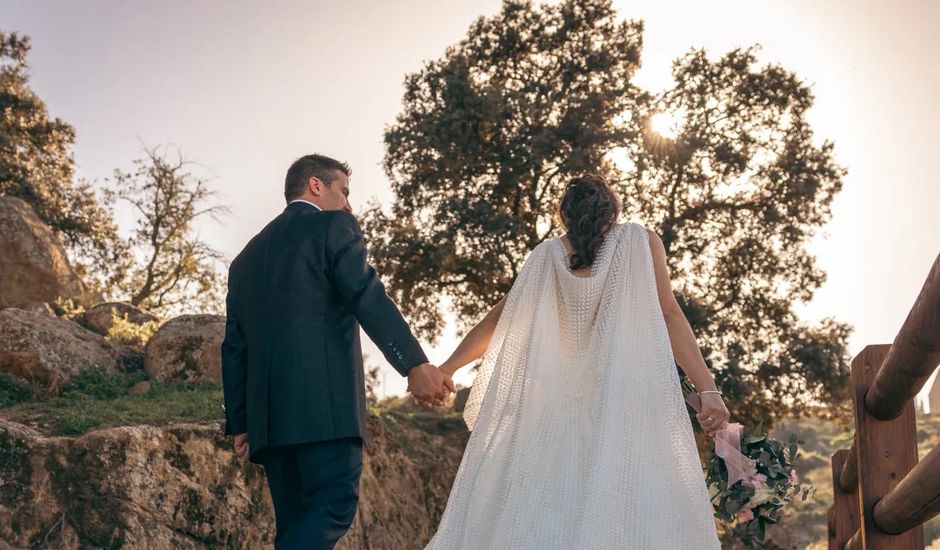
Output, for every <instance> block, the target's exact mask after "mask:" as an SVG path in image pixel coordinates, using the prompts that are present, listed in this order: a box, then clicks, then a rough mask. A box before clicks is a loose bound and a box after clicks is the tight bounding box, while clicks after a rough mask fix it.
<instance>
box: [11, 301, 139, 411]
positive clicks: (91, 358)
mask: <svg viewBox="0 0 940 550" xmlns="http://www.w3.org/2000/svg"><path fill="white" fill-rule="evenodd" d="M141 363H142V352H140V351H136V350H133V349H132V348H129V347H128V346H121V345H116V344H112V343H111V342H109V341H107V340H106V339H104V338H102V337H101V336H100V335H98V334H95V333H94V332H91V331H90V330H86V329H85V328H82V327H81V326H80V325H79V324H78V323H75V322H73V321H70V320H68V319H64V318H59V317H54V316H50V315H48V314H46V313H37V312H32V311H24V310H22V309H18V308H7V309H3V310H0V370H2V371H3V372H8V373H10V374H12V375H14V376H16V377H18V378H22V379H24V380H27V381H28V382H30V383H31V384H33V386H34V387H36V388H37V389H38V391H40V392H41V393H46V394H49V393H55V391H56V390H57V389H58V388H59V387H60V386H61V385H63V384H64V383H65V382H67V381H68V380H69V379H70V378H71V377H72V376H75V375H76V374H79V373H80V372H82V371H84V370H85V369H87V368H89V367H92V366H94V365H98V366H100V367H102V368H104V369H105V370H106V371H108V372H112V373H114V372H129V371H132V370H135V369H136V368H139V367H140V366H141Z"/></svg>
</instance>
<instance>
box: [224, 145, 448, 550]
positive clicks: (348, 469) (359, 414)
mask: <svg viewBox="0 0 940 550" xmlns="http://www.w3.org/2000/svg"><path fill="white" fill-rule="evenodd" d="M349 174H350V170H349V166H348V165H346V164H345V163H341V162H338V161H336V160H334V159H331V158H328V157H324V156H321V155H307V156H304V157H301V158H300V159H298V160H297V161H296V162H294V164H293V165H291V167H290V169H289V170H288V171H287V178H286V181H285V186H284V196H285V198H286V199H287V202H288V205H287V208H286V209H285V210H284V212H283V213H281V214H280V215H279V216H278V217H276V218H275V219H274V220H273V221H271V222H270V223H269V224H268V225H267V226H266V227H265V228H264V229H262V230H261V232H260V233H258V235H256V236H255V237H254V238H253V239H252V240H251V241H250V242H249V243H248V244H247V245H246V246H245V249H244V250H242V252H241V253H240V254H239V255H238V257H236V258H235V260H234V261H233V262H232V265H231V266H230V268H229V278H228V294H227V297H226V323H225V340H224V341H223V343H222V382H223V389H224V393H225V434H226V435H233V436H235V450H236V453H237V454H238V455H239V457H241V458H245V457H246V456H247V457H248V459H249V460H251V461H252V462H255V463H259V464H263V465H264V470H265V474H266V476H267V479H268V486H269V488H270V491H271V499H272V501H273V502H274V511H275V516H276V522H277V535H276V538H275V547H276V548H278V549H279V550H280V549H288V548H290V549H293V548H303V549H310V548H316V549H329V548H333V546H334V545H335V544H336V541H337V540H338V539H339V538H340V537H341V536H342V535H343V534H344V533H345V532H346V530H347V529H348V528H349V526H350V524H351V523H352V520H353V517H354V516H355V513H356V508H357V505H358V501H359V475H360V473H361V471H362V443H363V439H364V438H365V435H366V427H365V380H364V373H363V365H362V350H361V347H360V341H359V327H360V325H361V326H362V328H363V329H364V330H365V332H366V334H368V335H369V337H370V338H371V339H372V341H373V342H375V343H376V345H378V347H379V349H380V350H382V353H383V355H385V358H386V359H387V360H388V362H389V363H391V365H392V366H393V367H394V368H395V370H397V371H398V372H400V373H401V374H402V376H407V377H408V387H409V391H411V392H412V394H413V396H414V398H415V399H416V400H418V401H420V402H422V403H435V404H438V405H440V404H443V402H444V400H445V399H446V398H447V396H448V395H449V393H450V392H452V391H454V386H453V381H452V380H451V379H450V377H448V376H446V375H445V374H444V373H442V372H441V371H440V370H438V369H437V368H436V367H434V366H433V365H431V364H429V363H428V360H427V357H426V356H425V354H424V352H423V351H422V350H421V346H420V344H418V341H417V340H416V339H415V337H414V335H412V333H411V330H410V329H409V328H408V325H407V324H406V323H405V320H404V319H403V318H402V316H401V313H400V312H399V310H398V308H397V307H396V306H395V304H394V303H393V302H392V301H391V299H390V298H389V296H388V295H387V294H386V293H385V287H384V286H383V285H382V283H381V281H379V279H378V277H377V276H376V272H375V270H374V269H373V268H372V267H371V266H370V265H369V264H368V262H367V259H366V247H365V244H364V242H363V236H362V232H361V230H360V228H359V224H358V223H357V222H356V219H355V218H354V217H353V215H352V214H351V213H350V211H351V208H350V206H349V200H348V196H349Z"/></svg>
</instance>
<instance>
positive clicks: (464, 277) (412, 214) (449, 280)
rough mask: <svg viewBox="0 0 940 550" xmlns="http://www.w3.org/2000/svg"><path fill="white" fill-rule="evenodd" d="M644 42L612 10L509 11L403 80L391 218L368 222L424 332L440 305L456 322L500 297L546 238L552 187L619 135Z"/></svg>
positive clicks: (393, 137)
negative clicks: (446, 303)
mask: <svg viewBox="0 0 940 550" xmlns="http://www.w3.org/2000/svg"><path fill="white" fill-rule="evenodd" d="M641 32H642V26H641V25H640V24H639V23H635V22H631V21H625V22H618V21H617V20H616V17H615V13H614V11H613V10H612V9H611V7H610V5H609V3H607V2H600V1H597V0H591V1H586V2H567V3H562V4H557V5H548V4H546V5H540V6H538V7H533V6H531V5H530V4H529V3H526V2H508V3H506V4H505V6H504V7H503V10H502V12H501V13H500V14H499V15H498V16H496V17H493V18H481V19H479V20H478V21H477V22H476V23H475V24H474V25H473V26H472V27H471V28H470V31H469V33H468V34H467V37H466V38H465V39H464V40H463V41H461V42H460V43H459V44H457V45H456V46H453V47H451V48H449V49H448V50H447V53H446V54H445V55H444V57H443V58H441V59H440V60H437V61H433V62H431V63H428V64H427V66H426V67H425V68H424V69H423V70H422V71H420V72H418V73H416V74H412V75H409V76H408V77H407V78H406V83H405V98H404V112H403V113H401V115H400V116H399V117H398V120H397V121H396V123H395V124H394V125H393V126H391V127H390V128H388V130H387V132H386V135H385V144H386V157H385V168H386V171H387V172H388V174H389V176H390V177H391V179H392V182H393V187H394V190H395V194H396V200H395V204H394V208H393V211H392V212H391V215H389V216H386V215H385V214H384V213H382V212H381V211H380V210H378V209H373V210H371V212H370V213H369V214H368V215H367V216H366V222H365V223H366V226H367V231H369V232H370V234H371V235H372V238H373V239H375V240H376V241H378V242H377V243H376V246H374V250H373V253H374V254H375V255H376V261H377V262H378V263H379V264H380V265H381V266H382V268H383V272H384V273H385V274H386V275H387V276H389V277H390V278H391V280H390V283H391V288H392V290H393V291H394V292H395V293H396V294H397V295H398V297H399V299H400V300H399V302H400V303H401V305H402V306H403V308H404V310H405V312H406V313H407V314H408V315H410V316H411V318H412V319H413V320H414V321H415V322H416V323H417V328H418V330H419V331H420V332H421V334H422V335H424V336H427V337H433V336H436V335H437V334H438V333H439V332H440V329H441V327H442V325H443V318H442V316H441V312H440V308H439V307H438V305H439V300H440V298H441V296H442V295H445V294H446V295H447V296H449V297H450V299H451V300H452V303H453V306H454V308H455V310H456V312H457V313H458V314H459V316H460V317H461V319H462V320H463V321H465V322H466V321H471V320H474V319H476V318H478V317H479V316H480V314H481V313H482V312H483V311H485V309H486V308H487V307H488V306H490V305H492V304H493V303H495V302H496V301H497V300H499V298H500V297H501V296H502V295H503V294H504V293H505V292H506V290H507V289H508V288H509V286H510V285H511V283H512V281H513V279H514V278H515V276H516V273H517V271H518V269H519V267H521V262H522V260H523V259H524V257H525V255H526V253H527V252H528V251H529V250H531V249H532V248H534V247H535V246H536V245H537V244H538V243H539V242H541V241H542V240H543V239H545V238H546V236H548V235H549V234H550V233H551V227H552V216H551V208H552V204H553V202H554V200H555V198H556V195H557V190H558V188H559V187H558V186H559V184H560V183H561V182H562V181H564V180H565V179H566V178H567V177H569V176H572V175H574V174H577V173H580V172H583V171H585V170H597V169H598V167H599V166H600V165H601V163H602V162H603V158H604V155H605V153H606V152H607V151H608V150H609V149H610V148H611V147H613V146H614V145H615V144H617V143H620V142H622V141H624V140H625V139H627V138H628V136H627V135H626V129H625V128H624V127H622V126H618V125H616V124H614V119H615V117H616V116H617V115H618V114H619V113H622V112H624V111H627V110H629V109H630V108H631V106H632V105H633V102H634V100H635V96H636V95H637V92H636V90H635V89H634V87H633V86H632V85H631V84H630V78H631V76H632V74H633V72H634V71H635V70H636V69H637V67H638V65H639V56H640V45H641V38H640V37H641Z"/></svg>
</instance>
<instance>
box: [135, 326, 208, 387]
mask: <svg viewBox="0 0 940 550" xmlns="http://www.w3.org/2000/svg"><path fill="white" fill-rule="evenodd" d="M224 336H225V317H222V316H219V315H182V316H180V317H176V318H174V319H170V320H169V321H167V322H166V323H164V324H163V326H161V327H160V329H159V330H157V332H156V333H155V334H154V335H153V336H151V337H150V340H149V341H148V342H147V346H146V347H145V348H144V368H145V369H147V373H148V374H149V375H150V378H152V379H154V380H167V381H174V382H202V381H208V382H215V383H216V384H221V383H222V352H221V346H222V339H223V337H224Z"/></svg>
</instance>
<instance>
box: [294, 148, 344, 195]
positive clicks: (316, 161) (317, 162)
mask: <svg viewBox="0 0 940 550" xmlns="http://www.w3.org/2000/svg"><path fill="white" fill-rule="evenodd" d="M335 171H339V172H342V173H344V174H346V176H349V175H350V174H351V173H352V170H351V169H350V168H349V165H348V164H346V163H345V162H340V161H338V160H336V159H332V158H330V157H325V156H323V155H317V154H313V155H304V156H302V157H300V158H299V159H297V160H295V161H294V163H293V164H291V165H290V168H288V169H287V177H286V178H284V198H285V199H286V200H287V202H290V201H292V200H293V199H295V198H297V197H299V196H300V195H302V194H303V193H304V189H305V188H306V187H307V182H308V181H310V178H311V177H316V178H317V179H319V180H320V181H322V182H323V183H325V184H326V185H332V184H333V182H334V181H336V173H335Z"/></svg>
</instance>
